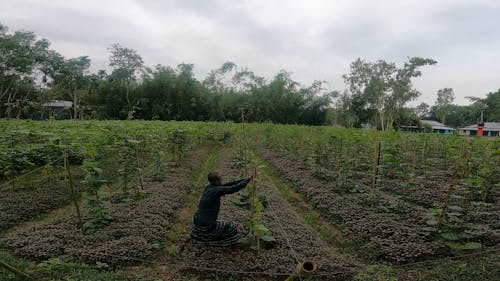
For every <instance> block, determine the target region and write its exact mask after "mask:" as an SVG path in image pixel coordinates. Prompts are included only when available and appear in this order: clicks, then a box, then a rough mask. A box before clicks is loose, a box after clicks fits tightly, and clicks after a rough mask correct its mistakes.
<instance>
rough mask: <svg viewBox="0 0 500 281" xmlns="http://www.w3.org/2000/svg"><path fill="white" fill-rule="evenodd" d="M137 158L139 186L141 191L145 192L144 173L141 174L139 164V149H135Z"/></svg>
mask: <svg viewBox="0 0 500 281" xmlns="http://www.w3.org/2000/svg"><path fill="white" fill-rule="evenodd" d="M135 158H136V164H137V172H138V173H139V184H140V186H141V191H142V192H144V181H143V179H142V172H141V170H142V169H141V165H140V162H139V151H138V149H137V147H135Z"/></svg>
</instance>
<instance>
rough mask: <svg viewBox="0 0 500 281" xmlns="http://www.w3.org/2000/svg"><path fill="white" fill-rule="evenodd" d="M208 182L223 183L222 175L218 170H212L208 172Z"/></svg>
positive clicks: (213, 183) (212, 183)
mask: <svg viewBox="0 0 500 281" xmlns="http://www.w3.org/2000/svg"><path fill="white" fill-rule="evenodd" d="M208 182H209V183H210V184H211V185H221V184H222V177H221V176H220V175H219V173H217V172H210V173H208Z"/></svg>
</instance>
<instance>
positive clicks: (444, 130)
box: [399, 120, 456, 135]
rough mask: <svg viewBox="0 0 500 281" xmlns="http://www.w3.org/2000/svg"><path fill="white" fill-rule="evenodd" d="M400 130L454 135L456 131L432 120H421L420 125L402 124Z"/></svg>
mask: <svg viewBox="0 0 500 281" xmlns="http://www.w3.org/2000/svg"><path fill="white" fill-rule="evenodd" d="M399 130H400V131H404V132H414V133H435V134H442V135H452V134H454V133H455V131H456V130H455V129H453V128H451V127H448V126H446V125H444V124H443V123H440V122H437V121H432V120H419V125H418V126H400V127H399Z"/></svg>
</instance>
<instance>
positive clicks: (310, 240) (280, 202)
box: [183, 149, 355, 280]
mask: <svg viewBox="0 0 500 281" xmlns="http://www.w3.org/2000/svg"><path fill="white" fill-rule="evenodd" d="M232 156H233V155H232V154H231V152H230V151H229V150H227V149H226V150H224V151H223V154H222V156H221V158H220V159H219V160H218V162H217V171H219V172H220V173H221V175H223V179H224V180H226V181H229V180H232V179H236V178H239V176H240V175H239V172H238V171H237V170H236V169H233V168H232ZM257 185H258V187H259V190H260V191H259V192H265V193H267V194H268V195H270V198H271V202H270V204H269V206H268V207H267V208H266V209H265V210H264V212H263V213H262V221H263V223H264V225H265V226H266V227H267V228H268V229H269V230H270V231H271V233H272V235H273V236H274V237H275V239H276V240H277V242H276V243H275V245H273V246H272V247H263V248H262V249H261V251H260V254H257V253H256V251H255V250H252V249H250V248H245V247H244V246H243V248H242V249H240V250H239V251H238V252H232V251H231V250H230V249H226V248H216V247H207V246H201V245H197V244H194V243H189V244H188V246H187V247H186V251H185V256H184V257H183V263H184V264H185V265H187V266H193V267H200V269H198V270H195V271H197V272H203V270H202V268H211V269H219V270H225V271H236V272H238V271H241V272H260V274H256V276H262V275H267V277H266V278H265V279H264V280H283V279H284V278H286V276H288V275H289V274H290V273H291V272H292V271H293V269H294V268H295V267H296V265H297V261H303V260H304V259H313V260H314V261H316V262H317V263H318V264H319V270H318V273H317V274H318V276H316V277H315V279H314V280H344V279H350V278H351V277H352V275H353V273H354V271H355V270H354V268H353V266H352V264H350V263H349V262H347V261H344V260H343V259H342V258H341V257H337V256H335V255H333V254H331V253H330V252H328V251H327V250H326V248H327V247H326V245H325V244H324V243H323V242H322V241H321V240H320V239H318V237H317V233H315V232H314V231H313V230H312V229H311V228H310V227H309V226H308V225H307V224H306V223H305V222H304V221H302V220H301V219H300V218H299V217H298V216H297V215H296V214H295V213H294V211H293V209H292V208H291V207H290V206H289V205H288V203H287V202H286V201H284V199H282V198H281V196H280V194H279V192H278V190H277V189H276V187H274V186H272V184H271V183H269V182H262V181H258V182H257ZM201 188H203V187H199V189H201ZM236 196H237V195H236V194H233V195H228V196H226V197H225V198H223V200H222V203H221V206H222V207H221V211H220V214H219V219H220V220H223V221H230V222H235V223H238V224H240V225H242V224H243V223H244V222H245V221H246V220H248V219H249V218H250V211H249V210H248V209H246V208H244V207H238V206H236V205H235V204H234V203H233V202H232V200H234V199H235V197H236ZM291 248H292V249H293V250H292V249H291ZM206 274H207V275H206V276H207V277H209V278H210V276H211V272H210V271H207V272H206ZM212 274H213V273H212ZM233 275H244V276H246V278H248V277H249V275H248V273H246V274H245V273H242V274H233ZM250 277H251V275H250ZM245 280H254V279H245ZM259 280H260V279H259Z"/></svg>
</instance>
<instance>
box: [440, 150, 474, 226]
mask: <svg viewBox="0 0 500 281" xmlns="http://www.w3.org/2000/svg"><path fill="white" fill-rule="evenodd" d="M471 156H472V148H471V150H469V151H468V152H467V156H466V158H465V162H464V167H463V169H462V176H463V177H465V175H466V173H467V171H468V166H469V161H470V158H471ZM459 170H460V167H459V166H458V164H457V166H456V168H455V171H454V173H453V177H452V178H451V183H450V187H449V188H448V191H447V192H446V197H445V198H444V202H443V207H442V209H441V215H440V216H439V221H438V229H441V227H442V226H443V223H444V218H445V216H446V210H447V209H448V205H449V203H450V198H451V195H453V192H454V191H455V186H456V183H457V180H458V171H459Z"/></svg>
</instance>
